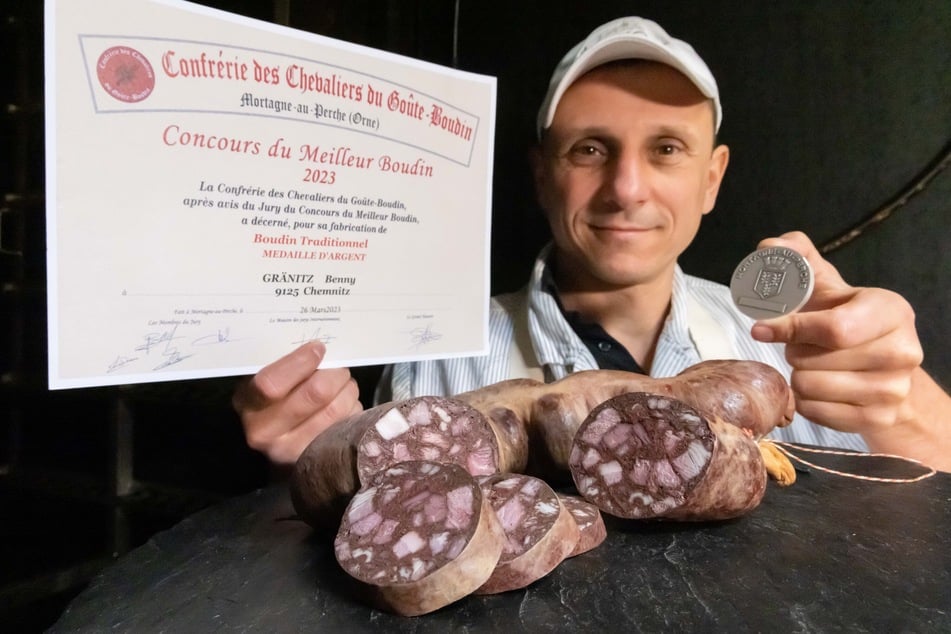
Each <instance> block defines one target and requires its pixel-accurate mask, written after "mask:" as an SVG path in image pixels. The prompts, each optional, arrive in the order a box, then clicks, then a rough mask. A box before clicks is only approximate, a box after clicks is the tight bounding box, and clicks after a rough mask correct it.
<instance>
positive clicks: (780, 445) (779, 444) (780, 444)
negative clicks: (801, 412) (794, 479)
mask: <svg viewBox="0 0 951 634" xmlns="http://www.w3.org/2000/svg"><path fill="white" fill-rule="evenodd" d="M764 441H765V442H770V443H772V444H773V445H774V446H775V447H776V448H777V449H779V450H780V451H781V452H783V453H784V454H785V455H786V456H787V457H788V458H791V459H792V460H795V461H796V462H799V463H802V464H804V465H806V466H808V467H812V468H813V469H817V470H819V471H825V472H826V473H832V474H835V475H839V476H843V477H845V478H854V479H856V480H868V481H870V482H892V483H897V484H908V483H911V482H918V481H919V480H924V479H925V478H930V477H931V476H933V475H934V474H935V473H937V471H936V470H935V469H933V468H931V467H929V466H927V465H925V464H922V463H921V462H919V461H917V460H915V459H914V458H906V457H905V456H896V455H894V454H888V453H855V452H852V451H836V450H834V449H814V448H812V447H803V446H802V445H795V444H793V443H788V442H785V441H782V440H773V439H772V438H766V439H764ZM789 448H794V449H796V451H805V452H809V453H817V454H827V455H831V456H853V457H862V458H890V459H894V460H902V461H904V462H909V463H911V464H914V465H917V466H919V467H921V468H922V469H925V470H926V472H925V473H923V474H921V475H918V476H914V477H909V478H881V477H878V476H867V475H861V474H858V473H848V472H846V471H838V470H836V469H830V468H829V467H823V466H821V465H817V464H813V463H811V462H809V461H807V460H805V459H803V458H800V457H799V456H797V455H795V454H794V453H792V452H791V451H790V450H789Z"/></svg>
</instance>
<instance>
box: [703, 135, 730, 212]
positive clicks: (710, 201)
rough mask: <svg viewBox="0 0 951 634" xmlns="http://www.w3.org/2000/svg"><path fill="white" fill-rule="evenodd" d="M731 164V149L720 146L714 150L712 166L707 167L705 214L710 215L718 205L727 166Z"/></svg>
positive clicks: (704, 199)
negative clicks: (718, 195)
mask: <svg viewBox="0 0 951 634" xmlns="http://www.w3.org/2000/svg"><path fill="white" fill-rule="evenodd" d="M729 162H730V148H728V147H727V146H725V145H718V146H716V147H715V148H713V154H712V155H711V156H710V164H709V165H708V166H707V184H706V191H705V192H704V198H703V213H705V214H708V213H710V211H712V210H713V206H714V205H716V203H717V194H718V193H719V192H720V183H722V182H723V175H724V174H725V173H726V166H727V164H729Z"/></svg>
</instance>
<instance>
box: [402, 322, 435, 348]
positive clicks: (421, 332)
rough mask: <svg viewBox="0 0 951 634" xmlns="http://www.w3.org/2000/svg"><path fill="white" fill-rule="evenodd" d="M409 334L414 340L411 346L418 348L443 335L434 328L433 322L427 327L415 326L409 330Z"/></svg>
mask: <svg viewBox="0 0 951 634" xmlns="http://www.w3.org/2000/svg"><path fill="white" fill-rule="evenodd" d="M409 336H410V341H411V342H412V344H411V347H412V348H414V349H417V350H418V349H419V348H420V347H421V346H424V345H426V344H427V343H432V342H433V341H439V340H440V339H442V335H441V334H439V333H438V332H436V331H435V330H433V326H432V324H429V325H427V326H426V327H425V328H413V329H412V330H410V331H409Z"/></svg>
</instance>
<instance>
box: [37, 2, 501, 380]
mask: <svg viewBox="0 0 951 634" xmlns="http://www.w3.org/2000/svg"><path fill="white" fill-rule="evenodd" d="M46 82H47V83H46V115H47V122H46V142H47V147H46V169H47V174H46V182H47V253H48V258H47V267H48V279H47V282H48V305H49V309H48V310H49V313H48V319H49V384H50V387H51V388H53V389H58V388H70V387H83V386H93V385H116V384H126V383H141V382H149V381H168V380H179V379H190V378H201V377H211V376H229V375H238V374H250V373H253V372H256V371H257V370H258V369H260V367H262V366H263V365H266V364H267V363H270V362H271V361H274V360H275V359H277V358H278V357H280V356H282V355H284V354H286V353H288V352H290V351H291V350H292V349H294V348H295V347H296V346H298V345H300V344H301V343H303V342H306V341H311V340H321V341H323V342H325V343H326V345H327V356H326V358H325V359H324V362H323V367H336V366H351V365H367V364H379V363H389V362H395V361H408V360H419V359H434V358H447V357H455V356H469V355H479V354H485V352H486V349H487V323H488V305H489V274H488V269H489V245H490V240H489V236H490V217H491V215H490V205H491V181H492V171H491V166H492V151H493V146H492V143H493V134H494V124H495V121H494V117H495V79H494V78H492V77H487V76H482V75H475V74H472V73H466V72H461V71H457V70H453V69H449V68H445V67H441V66H437V65H434V64H429V63H425V62H421V61H418V60H413V59H409V58H406V57H401V56H397V55H392V54H388V53H384V52H381V51H377V50H373V49H369V48H366V47H361V46H357V45H353V44H348V43H345V42H340V41H335V40H331V39H328V38H325V37H320V36H317V35H313V34H309V33H304V32H301V31H297V30H294V29H289V28H284V27H280V26H277V25H273V24H269V23H264V22H260V21H255V20H251V19H247V18H243V17H240V16H236V15H232V14H228V13H224V12H221V11H217V10H214V9H209V8H206V7H202V6H198V5H194V4H190V3H186V2H181V1H178V0H47V2H46Z"/></svg>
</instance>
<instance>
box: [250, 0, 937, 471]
mask: <svg viewBox="0 0 951 634" xmlns="http://www.w3.org/2000/svg"><path fill="white" fill-rule="evenodd" d="M721 118H722V110H721V105H720V99H719V95H718V92H717V85H716V82H715V80H714V78H713V76H712V74H711V73H710V71H709V69H708V68H707V66H706V64H705V63H704V62H703V60H702V59H701V58H700V57H699V56H698V55H697V54H696V52H695V51H694V50H693V49H692V48H691V47H690V46H689V45H688V44H686V43H684V42H681V41H679V40H675V39H672V38H670V37H669V36H668V35H667V33H665V32H664V31H663V29H661V28H660V27H659V26H658V25H657V24H655V23H653V22H650V21H649V20H643V19H640V18H621V19H618V20H614V21H612V22H609V23H607V24H605V25H602V26H601V27H599V28H598V29H596V30H595V31H593V32H592V33H591V35H589V36H588V37H587V38H586V39H585V40H584V41H583V42H581V43H580V44H579V45H578V46H576V47H575V48H574V49H572V50H571V51H569V52H568V54H567V55H566V56H565V58H564V59H563V60H562V62H561V63H560V64H559V66H558V67H557V68H556V69H555V73H554V75H553V77H552V80H551V83H550V86H549V90H548V94H547V95H546V97H545V100H544V102H543V104H542V107H541V109H540V111H539V119H538V134H539V144H538V148H537V149H536V152H535V155H534V158H533V173H534V178H535V185H536V190H537V196H538V200H539V203H540V205H541V207H542V209H544V211H545V213H546V217H547V219H548V222H549V225H550V227H551V232H552V243H551V245H549V246H548V247H546V248H545V250H543V252H542V253H541V254H540V256H539V258H538V260H537V261H536V264H535V268H534V271H533V274H532V277H531V279H530V281H529V283H528V286H527V287H526V288H525V289H523V290H522V291H520V292H518V293H513V294H509V295H505V296H502V297H499V298H496V299H494V300H493V305H492V311H491V316H490V353H489V355H488V356H485V357H471V358H466V359H452V360H446V361H428V362H420V363H406V364H397V365H395V366H392V367H388V368H387V369H386V370H385V371H384V375H383V379H382V380H381V383H380V386H379V387H378V390H377V395H376V400H377V401H386V400H395V399H403V398H409V397H411V396H413V395H416V394H446V395H451V394H455V393H459V392H463V391H467V390H471V389H475V388H478V387H481V386H483V385H487V384H490V383H494V382H497V381H501V380H504V379H506V378H510V377H512V376H531V375H538V376H544V377H545V378H546V379H547V380H555V379H559V378H561V377H562V376H564V375H566V374H568V373H571V372H575V371H579V370H584V369H594V368H598V367H603V368H613V369H627V370H632V371H641V372H646V373H649V374H651V375H652V376H670V375H673V374H676V373H678V372H679V371H681V370H682V369H684V368H685V367H687V366H689V365H692V364H694V363H697V362H699V361H700V360H701V359H702V358H705V357H706V356H710V354H709V352H708V351H709V350H710V349H711V348H715V349H716V351H718V352H719V356H723V354H722V352H723V350H727V351H728V355H727V356H730V357H733V358H741V359H753V360H759V361H763V362H766V363H769V364H770V365H772V366H774V367H776V368H777V369H779V370H780V371H782V372H783V373H784V374H785V375H786V376H787V377H790V382H791V384H792V386H793V389H794V391H795V393H796V399H797V410H798V415H797V418H796V420H795V421H794V422H793V424H792V425H790V426H789V427H788V428H785V429H782V430H777V432H776V435H777V436H778V437H781V438H785V439H788V440H797V441H801V442H807V443H812V444H821V445H829V446H839V447H847V448H853V449H870V450H872V451H877V452H887V453H893V454H899V455H904V456H908V457H912V458H916V459H919V460H922V461H923V462H925V463H927V464H930V465H931V466H934V467H935V468H939V469H944V470H951V397H949V396H948V394H947V393H945V392H944V391H943V390H942V389H941V388H940V387H939V386H938V385H937V384H936V383H935V382H934V381H933V380H932V379H931V378H930V377H929V376H928V375H927V374H926V373H925V372H924V371H923V370H922V368H921V365H920V364H921V360H922V350H921V346H920V344H919V341H918V337H917V333H916V332H915V327H914V312H913V310H912V309H911V307H910V306H909V305H908V303H907V302H906V301H905V300H904V299H903V298H901V297H900V296H899V295H897V294H895V293H892V292H890V291H886V290H883V289H874V288H854V287H851V286H849V285H848V284H846V283H845V282H844V281H843V280H842V278H841V277H840V276H839V275H838V272H837V271H836V270H835V268H834V267H833V266H832V265H831V264H829V263H828V262H826V261H825V260H824V259H823V258H822V257H821V256H820V255H819V253H818V252H817V250H816V249H815V247H814V246H813V245H812V243H811V242H810V241H809V239H808V238H807V237H806V236H805V235H803V234H801V233H792V234H787V235H785V236H782V237H780V238H774V239H771V240H766V241H764V242H763V243H761V245H760V246H786V247H790V248H792V249H794V250H796V251H798V252H799V253H801V254H802V255H803V256H804V257H805V258H806V259H807V260H808V261H809V262H810V264H811V265H812V267H813V270H814V272H815V278H816V279H815V289H814V292H813V295H812V298H811V299H810V301H809V302H808V303H807V304H806V305H805V306H804V307H803V309H802V311H800V312H798V313H795V314H792V315H787V316H784V317H779V318H776V319H773V320H769V321H760V322H756V323H754V322H753V321H752V320H749V319H748V318H746V317H745V316H743V315H742V314H740V313H739V312H738V311H737V310H736V309H735V307H734V306H733V304H732V300H731V298H730V294H729V291H728V289H726V288H725V287H723V286H722V285H718V284H715V283H712V282H708V281H705V280H701V279H699V278H695V277H691V276H688V275H685V274H684V272H683V271H682V270H681V269H680V268H679V266H678V265H677V259H678V257H679V256H680V255H681V253H683V251H684V250H685V249H686V248H687V246H688V245H689V244H690V242H691V241H692V240H693V239H694V237H695V236H696V233H697V229H698V227H699V224H700V221H701V219H702V217H703V216H704V215H705V214H707V213H709V212H710V211H711V210H712V209H713V206H714V203H715V202H716V197H717V193H718V190H719V186H720V183H721V181H722V178H723V175H724V173H725V171H726V167H727V163H728V161H729V150H728V148H727V147H726V146H723V145H717V143H716V132H717V130H718V128H719V125H720V120H721ZM777 344H785V345H784V346H783V345H777ZM322 354H323V348H322V346H320V345H319V344H309V345H306V346H303V347H301V348H300V349H298V350H296V351H294V352H292V353H291V354H289V355H287V356H286V357H284V358H282V359H280V360H278V361H276V362H275V363H274V364H272V365H270V366H268V367H266V368H264V369H262V370H261V371H260V372H259V373H258V374H257V375H256V376H255V377H253V378H252V379H250V380H248V381H247V382H245V383H243V384H241V385H240V386H239V387H238V389H237V390H236V394H235V407H236V408H237V409H238V411H239V412H240V413H241V416H242V421H243V424H244V426H245V432H246V435H247V438H248V442H249V444H250V445H251V446H252V447H255V448H256V449H259V450H261V451H264V452H265V453H267V454H268V456H269V457H270V458H271V459H272V460H274V461H275V462H277V463H285V464H288V463H292V462H293V461H294V460H295V459H296V458H297V456H298V455H299V454H300V452H301V451H303V449H304V447H306V445H307V444H308V443H309V441H310V440H311V439H312V438H313V437H314V436H316V435H317V434H318V433H319V432H320V431H321V430H323V429H324V428H326V427H327V426H328V425H330V424H331V423H332V422H334V421H335V420H338V419H339V418H342V417H344V416H347V415H350V414H352V413H355V412H357V411H359V410H360V404H359V401H358V400H357V397H358V394H357V389H356V386H355V383H354V382H353V380H352V379H351V378H350V376H349V373H348V371H347V370H344V369H338V370H317V371H316V372H315V371H314V368H316V367H317V365H318V364H319V362H320V359H321V358H322ZM714 355H716V353H714Z"/></svg>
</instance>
